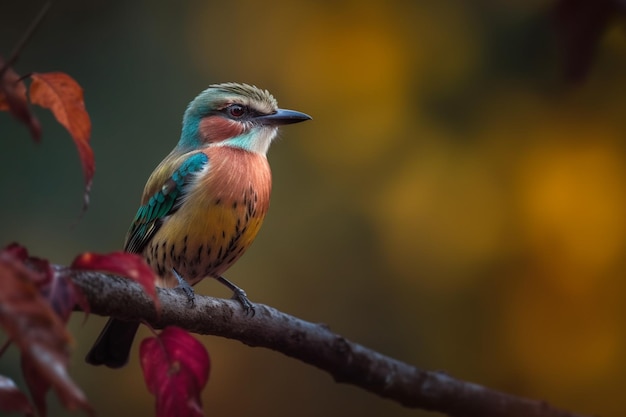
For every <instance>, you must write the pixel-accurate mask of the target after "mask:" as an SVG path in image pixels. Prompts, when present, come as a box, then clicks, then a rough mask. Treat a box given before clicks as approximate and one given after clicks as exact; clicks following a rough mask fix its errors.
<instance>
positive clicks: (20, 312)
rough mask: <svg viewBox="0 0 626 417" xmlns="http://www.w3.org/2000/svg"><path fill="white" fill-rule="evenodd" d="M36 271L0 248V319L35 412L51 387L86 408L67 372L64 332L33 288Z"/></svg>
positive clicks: (41, 409) (67, 402) (72, 406)
mask: <svg viewBox="0 0 626 417" xmlns="http://www.w3.org/2000/svg"><path fill="white" fill-rule="evenodd" d="M40 278H41V274H40V273H38V272H37V271H34V270H33V269H30V268H28V267H26V265H24V263H23V261H22V260H20V259H19V258H17V257H15V256H14V254H13V253H12V252H11V251H1V252H0V325H1V326H2V327H3V328H4V330H5V332H6V333H7V335H8V336H9V338H10V339H11V341H12V342H13V343H15V344H16V345H17V347H18V348H19V349H20V352H21V354H22V369H23V371H24V376H25V378H26V382H27V384H28V387H29V389H30V391H31V394H32V396H33V401H34V402H35V405H36V407H37V410H38V412H39V414H40V415H42V416H45V414H46V402H45V397H46V393H47V392H48V390H49V389H50V388H51V387H52V388H53V389H54V391H55V392H56V394H57V396H58V397H59V398H60V399H61V401H62V402H63V405H64V406H65V407H67V408H69V409H71V410H74V409H78V408H80V409H83V410H85V411H87V412H89V413H92V409H91V406H90V405H89V403H88V402H87V399H86V397H85V395H84V394H83V392H82V391H81V390H80V388H78V386H77V385H76V384H74V381H72V379H71V378H70V376H69V374H68V373H67V365H68V362H69V353H68V350H69V349H68V348H69V343H70V335H69V333H68V332H67V330H66V329H65V326H64V324H63V322H62V321H61V319H60V318H59V317H58V316H57V315H56V314H55V313H54V311H53V310H52V308H51V307H50V306H49V305H48V303H47V302H46V300H45V299H44V298H43V297H42V296H41V295H40V294H39V292H38V291H37V288H36V286H35V284H34V283H35V282H37V281H39V280H40Z"/></svg>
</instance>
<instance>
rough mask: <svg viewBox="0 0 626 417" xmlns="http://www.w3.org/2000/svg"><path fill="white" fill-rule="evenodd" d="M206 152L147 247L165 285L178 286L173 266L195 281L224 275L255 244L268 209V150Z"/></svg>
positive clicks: (162, 283) (214, 148)
mask: <svg viewBox="0 0 626 417" xmlns="http://www.w3.org/2000/svg"><path fill="white" fill-rule="evenodd" d="M205 153H206V154H207V156H208V157H209V162H208V167H207V169H205V170H203V171H201V172H200V173H199V174H198V175H197V176H196V177H195V178H194V180H193V181H192V183H191V184H189V188H188V191H186V195H185V196H184V198H183V200H182V203H181V205H180V207H179V208H178V210H176V211H175V212H174V213H173V214H171V215H170V216H169V217H167V218H166V219H165V220H164V222H163V225H162V226H161V228H160V229H159V231H158V232H157V233H156V235H155V236H154V237H153V239H152V240H151V242H150V244H149V245H147V247H146V249H145V252H144V254H145V256H146V259H148V261H149V263H150V264H151V265H152V266H153V268H154V269H155V270H156V271H157V273H158V274H159V276H160V277H161V278H162V282H160V283H159V285H160V286H175V285H176V281H175V279H173V276H172V275H171V269H172V268H175V269H176V271H178V273H179V274H180V275H181V276H182V277H183V278H185V279H186V280H187V281H188V282H189V283H191V284H192V285H193V284H195V283H197V282H198V281H199V280H201V279H202V278H205V277H216V276H218V275H221V274H222V273H223V272H224V271H225V270H226V269H228V268H229V267H230V266H231V265H232V264H233V263H234V262H235V261H237V259H239V257H240V256H241V255H242V254H243V253H244V252H245V250H246V249H247V248H248V247H249V246H250V245H251V244H252V242H253V240H254V238H255V237H256V235H257V233H258V231H259V229H260V227H261V224H262V222H263V219H264V218H265V214H266V213H267V210H268V208H269V201H270V193H271V172H270V168H269V164H268V163H267V159H266V158H265V157H264V156H263V155H260V154H256V153H252V152H248V151H245V150H242V149H235V148H228V147H224V146H216V147H210V148H208V149H207V150H205Z"/></svg>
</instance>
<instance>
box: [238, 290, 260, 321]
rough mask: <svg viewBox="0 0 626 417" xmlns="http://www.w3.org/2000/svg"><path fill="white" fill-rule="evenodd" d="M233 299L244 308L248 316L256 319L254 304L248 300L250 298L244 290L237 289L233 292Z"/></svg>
mask: <svg viewBox="0 0 626 417" xmlns="http://www.w3.org/2000/svg"><path fill="white" fill-rule="evenodd" d="M233 299H234V300H237V301H239V303H240V304H241V306H242V307H243V312H244V313H245V315H246V316H248V315H249V316H250V317H254V314H255V313H256V311H255V310H254V304H252V303H251V302H250V300H248V296H247V294H246V292H245V291H244V290H242V289H241V288H237V289H234V290H233Z"/></svg>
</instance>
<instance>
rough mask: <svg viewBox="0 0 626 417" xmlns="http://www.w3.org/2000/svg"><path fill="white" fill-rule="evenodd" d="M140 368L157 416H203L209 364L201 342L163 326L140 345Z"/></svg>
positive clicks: (181, 331)
mask: <svg viewBox="0 0 626 417" xmlns="http://www.w3.org/2000/svg"><path fill="white" fill-rule="evenodd" d="M139 355H140V357H141V368H142V370H143V376H144V379H145V381H146V385H147V386H148V390H149V391H150V392H151V393H152V394H153V395H154V396H155V398H156V415H157V417H166V416H180V417H199V416H202V415H203V413H202V401H201V395H200V394H201V393H202V389H203V388H204V386H205V385H206V383H207V381H208V379H209V370H210V367H211V362H210V359H209V354H208V353H207V351H206V349H205V348H204V346H202V344H201V343H200V342H198V341H197V340H196V339H194V338H193V336H191V335H190V334H189V333H188V332H186V331H185V330H183V329H180V328H178V327H166V328H165V329H164V330H163V331H162V332H161V333H160V334H159V335H158V336H157V337H150V338H148V339H145V340H143V341H142V342H141V347H140V348H139Z"/></svg>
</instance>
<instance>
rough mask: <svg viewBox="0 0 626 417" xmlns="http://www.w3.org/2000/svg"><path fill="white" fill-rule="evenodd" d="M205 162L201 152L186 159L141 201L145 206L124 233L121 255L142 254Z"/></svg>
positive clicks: (207, 158)
mask: <svg viewBox="0 0 626 417" xmlns="http://www.w3.org/2000/svg"><path fill="white" fill-rule="evenodd" d="M208 162H209V157H208V156H206V155H205V154H204V153H202V152H198V153H195V154H193V155H191V156H189V157H187V158H186V159H184V160H183V161H182V162H181V163H180V165H179V167H178V168H176V169H175V170H174V173H173V174H172V175H171V176H169V177H167V179H166V180H165V181H164V182H162V184H161V185H160V188H158V189H157V191H156V192H154V193H153V194H152V195H151V196H150V197H149V198H144V201H145V203H144V204H143V205H142V206H141V207H139V210H137V214H136V215H135V219H134V220H133V223H132V224H131V225H130V229H129V230H128V235H127V236H126V243H125V245H124V250H125V251H127V252H131V253H141V252H142V251H143V249H144V248H145V246H146V244H147V243H148V242H149V241H150V239H151V238H152V236H154V234H155V233H156V232H157V231H158V230H159V228H160V227H161V224H163V219H164V218H165V217H166V216H169V215H170V214H172V213H174V212H175V211H176V210H177V209H178V207H179V203H180V201H181V198H182V197H183V196H184V195H185V192H186V189H187V186H188V185H189V183H190V181H191V178H192V177H193V174H195V173H197V172H198V171H200V170H201V169H203V168H204V167H205V166H206V165H207V164H208ZM155 186H159V184H156V185H155Z"/></svg>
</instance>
